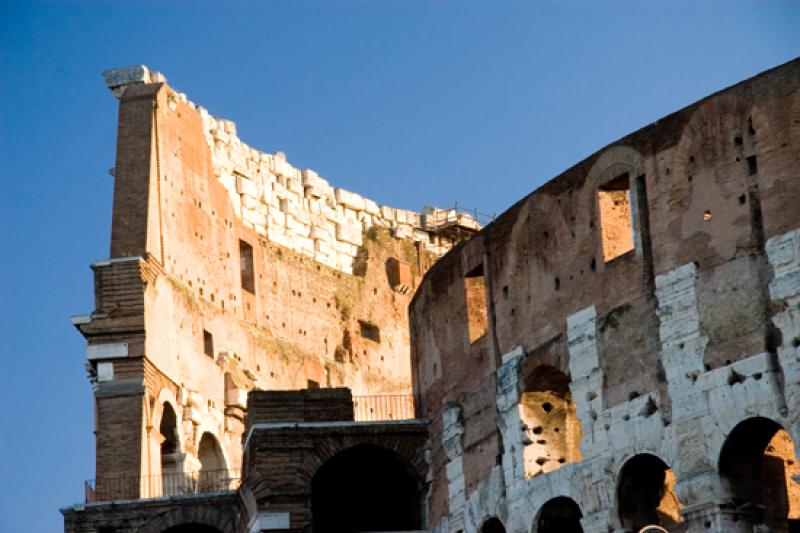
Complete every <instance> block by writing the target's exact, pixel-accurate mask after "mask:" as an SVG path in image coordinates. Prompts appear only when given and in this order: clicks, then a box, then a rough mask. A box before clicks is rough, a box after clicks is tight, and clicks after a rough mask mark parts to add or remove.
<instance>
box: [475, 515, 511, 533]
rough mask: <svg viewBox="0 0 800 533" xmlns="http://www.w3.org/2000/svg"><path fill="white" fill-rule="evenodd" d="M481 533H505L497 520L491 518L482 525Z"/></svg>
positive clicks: (504, 529) (503, 527)
mask: <svg viewBox="0 0 800 533" xmlns="http://www.w3.org/2000/svg"><path fill="white" fill-rule="evenodd" d="M481 533H506V528H505V526H504V525H503V523H502V522H501V521H500V519H499V518H497V517H496V516H493V517H491V518H489V519H488V520H486V521H485V522H484V523H483V525H482V526H481Z"/></svg>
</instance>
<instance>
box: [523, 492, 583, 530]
mask: <svg viewBox="0 0 800 533" xmlns="http://www.w3.org/2000/svg"><path fill="white" fill-rule="evenodd" d="M582 517H583V514H582V513H581V508H580V507H578V504H577V503H575V500H573V499H572V498H567V497H566V496H559V497H557V498H553V499H552V500H549V501H548V502H547V503H545V504H544V505H543V506H542V510H541V511H540V512H539V520H538V521H537V522H536V529H534V532H535V533H583V528H582V527H581V518H582Z"/></svg>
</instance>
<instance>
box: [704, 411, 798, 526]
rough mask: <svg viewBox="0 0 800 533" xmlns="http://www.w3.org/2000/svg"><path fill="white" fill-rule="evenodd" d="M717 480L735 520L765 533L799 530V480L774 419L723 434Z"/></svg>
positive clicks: (749, 421) (793, 458)
mask: <svg viewBox="0 0 800 533" xmlns="http://www.w3.org/2000/svg"><path fill="white" fill-rule="evenodd" d="M718 466H719V475H720V480H721V482H722V484H723V487H724V488H725V489H726V491H727V492H728V494H729V497H730V499H731V500H730V502H729V503H731V504H732V505H733V506H734V508H736V509H739V510H741V513H742V516H741V519H743V520H746V521H748V522H749V523H750V524H752V525H753V526H755V525H757V524H764V525H766V526H767V527H768V528H769V531H793V530H794V528H798V527H800V484H798V483H797V482H796V481H794V480H793V479H792V478H793V477H794V476H798V475H800V468H799V467H798V462H797V456H796V455H795V450H794V443H793V441H792V438H791V436H790V435H789V433H788V432H787V431H786V430H785V429H784V428H783V426H781V425H780V424H779V423H777V422H775V421H774V420H772V419H770V418H766V417H760V416H759V417H753V418H748V419H746V420H743V421H741V422H739V424H737V425H736V427H734V428H733V430H732V431H731V432H730V433H729V434H728V438H727V439H725V443H724V444H723V446H722V449H721V451H720V455H719V465H718Z"/></svg>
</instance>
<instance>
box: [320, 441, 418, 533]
mask: <svg viewBox="0 0 800 533" xmlns="http://www.w3.org/2000/svg"><path fill="white" fill-rule="evenodd" d="M422 500H423V491H422V482H421V479H420V477H419V476H418V474H417V472H416V470H415V468H414V467H413V466H412V465H410V464H409V463H408V462H407V461H406V460H405V459H404V458H403V457H402V456H400V455H399V454H397V453H396V452H394V451H392V450H389V449H387V448H385V447H381V446H375V445H372V444H357V445H355V446H352V447H349V448H346V449H344V450H342V451H340V452H338V453H336V454H335V455H333V456H332V457H331V458H329V459H327V460H326V461H325V462H324V463H323V464H322V465H321V466H320V467H319V469H317V471H316V473H315V474H314V477H313V478H312V480H311V514H312V520H313V530H314V532H315V533H324V532H327V531H329V532H332V533H334V532H339V531H403V530H415V529H420V528H421V527H422V522H423V517H422V513H423V511H422V510H423V508H424V507H423V501H422Z"/></svg>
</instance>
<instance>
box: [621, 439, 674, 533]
mask: <svg viewBox="0 0 800 533" xmlns="http://www.w3.org/2000/svg"><path fill="white" fill-rule="evenodd" d="M617 505H618V509H619V519H620V522H621V523H622V527H623V528H625V530H627V531H639V530H640V529H641V528H643V527H645V526H650V525H656V526H661V527H663V528H664V529H666V530H667V531H683V529H684V528H683V526H682V525H681V523H682V522H683V518H682V517H681V515H680V508H681V503H680V501H679V500H678V496H677V495H676V494H675V475H674V474H673V473H672V470H671V469H670V467H669V466H668V465H667V464H666V463H665V462H664V461H662V460H661V459H659V458H658V457H656V456H655V455H650V454H648V453H643V454H639V455H635V456H634V457H632V458H631V459H629V460H628V462H626V463H625V466H623V467H622V471H621V472H620V477H619V484H618V489H617Z"/></svg>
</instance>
